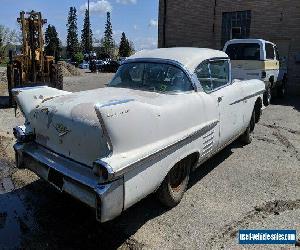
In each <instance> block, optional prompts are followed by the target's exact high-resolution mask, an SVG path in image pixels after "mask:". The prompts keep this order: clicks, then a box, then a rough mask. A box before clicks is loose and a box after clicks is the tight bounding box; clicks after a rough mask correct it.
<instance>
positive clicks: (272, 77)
mask: <svg viewBox="0 0 300 250" xmlns="http://www.w3.org/2000/svg"><path fill="white" fill-rule="evenodd" d="M269 82H270V86H271V88H273V84H274V76H270V78H269Z"/></svg>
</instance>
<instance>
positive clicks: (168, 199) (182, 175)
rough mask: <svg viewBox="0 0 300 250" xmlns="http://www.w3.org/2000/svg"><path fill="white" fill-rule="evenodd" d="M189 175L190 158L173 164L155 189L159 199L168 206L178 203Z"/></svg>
mask: <svg viewBox="0 0 300 250" xmlns="http://www.w3.org/2000/svg"><path fill="white" fill-rule="evenodd" d="M189 175H190V160H188V159H184V160H182V161H180V162H178V163H177V164H175V166H174V167H173V168H172V169H171V171H170V172H169V173H168V175H167V176H166V178H165V179H164V181H163V182H162V184H161V186H160V187H159V189H158V191H157V195H158V199H159V201H160V202H161V203H162V204H164V205H165V206H167V207H170V208H171V207H175V206H176V205H178V203H179V202H180V201H181V199H182V197H183V195H184V193H185V191H186V189H187V185H188V182H189Z"/></svg>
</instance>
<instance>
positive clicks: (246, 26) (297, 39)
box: [158, 0, 300, 92]
mask: <svg viewBox="0 0 300 250" xmlns="http://www.w3.org/2000/svg"><path fill="white" fill-rule="evenodd" d="M232 38H262V39H265V40H269V41H272V42H274V43H276V44H277V46H278V49H279V53H280V55H281V57H285V58H286V60H287V62H288V77H289V85H290V87H291V88H292V89H297V90H298V91H299V92H300V0H264V1H261V0H235V1H232V0H184V1H183V0H160V4H159V25H158V45H159V47H174V46H175V47H179V46H192V47H208V48H215V49H222V48H223V45H224V43H225V42H226V41H227V40H229V39H232Z"/></svg>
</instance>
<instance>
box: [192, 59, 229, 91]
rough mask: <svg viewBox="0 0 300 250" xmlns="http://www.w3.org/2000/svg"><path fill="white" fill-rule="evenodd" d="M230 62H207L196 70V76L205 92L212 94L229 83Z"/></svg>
mask: <svg viewBox="0 0 300 250" xmlns="http://www.w3.org/2000/svg"><path fill="white" fill-rule="evenodd" d="M229 73H230V72H229V61H228V60H219V61H210V62H209V61H205V62H203V63H201V64H200V65H199V66H198V67H197V68H196V70H195V74H196V75H197V77H198V80H199V82H200V84H201V86H202V88H203V90H204V91H205V92H211V91H213V90H215V89H218V88H220V87H222V86H225V85H227V84H228V83H229V79H230V78H229Z"/></svg>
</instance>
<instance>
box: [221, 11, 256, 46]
mask: <svg viewBox="0 0 300 250" xmlns="http://www.w3.org/2000/svg"><path fill="white" fill-rule="evenodd" d="M250 25H251V11H250V10H246V11H236V12H223V15H222V45H223V46H224V44H225V43H226V42H227V41H228V40H231V39H238V38H249V36H250Z"/></svg>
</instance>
